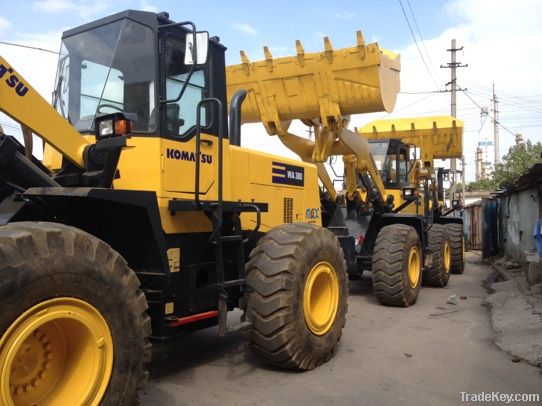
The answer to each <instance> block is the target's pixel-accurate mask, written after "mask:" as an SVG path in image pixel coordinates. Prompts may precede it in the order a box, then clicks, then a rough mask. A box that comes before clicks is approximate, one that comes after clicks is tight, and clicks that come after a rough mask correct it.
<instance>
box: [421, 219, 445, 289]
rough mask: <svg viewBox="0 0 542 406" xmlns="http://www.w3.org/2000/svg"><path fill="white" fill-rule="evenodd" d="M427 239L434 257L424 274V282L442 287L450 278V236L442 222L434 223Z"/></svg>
mask: <svg viewBox="0 0 542 406" xmlns="http://www.w3.org/2000/svg"><path fill="white" fill-rule="evenodd" d="M427 240H428V244H429V250H430V252H431V254H432V256H433V259H432V261H431V264H430V265H429V267H428V268H427V269H426V270H425V272H424V274H423V282H424V283H425V284H426V285H428V286H434V287H439V288H442V287H444V286H446V285H447V284H448V280H449V279H450V270H451V244H450V238H449V237H448V233H447V232H446V228H445V227H444V226H443V225H442V224H433V225H432V226H431V227H430V228H429V230H428V231H427Z"/></svg>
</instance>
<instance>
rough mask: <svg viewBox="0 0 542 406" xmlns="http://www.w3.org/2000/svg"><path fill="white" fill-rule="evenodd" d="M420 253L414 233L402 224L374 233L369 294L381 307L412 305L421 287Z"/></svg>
mask: <svg viewBox="0 0 542 406" xmlns="http://www.w3.org/2000/svg"><path fill="white" fill-rule="evenodd" d="M421 264H422V250H421V246H420V239H419V237H418V233H417V232H416V230H415V229H414V228H413V227H410V226H407V225H405V224H392V225H389V226H385V227H382V229H381V230H380V231H379V232H378V236H377V238H376V243H375V247H374V251H373V264H372V268H371V269H372V274H373V290H374V292H375V295H376V298H377V299H378V301H379V302H380V303H381V304H383V305H385V306H398V307H408V306H411V305H413V304H414V303H416V300H417V299H418V294H419V292H420V286H421V280H422V278H421V272H422V265H421Z"/></svg>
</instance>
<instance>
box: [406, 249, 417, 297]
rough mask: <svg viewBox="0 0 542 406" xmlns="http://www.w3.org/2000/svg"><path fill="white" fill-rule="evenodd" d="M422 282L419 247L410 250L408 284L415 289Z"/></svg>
mask: <svg viewBox="0 0 542 406" xmlns="http://www.w3.org/2000/svg"><path fill="white" fill-rule="evenodd" d="M419 280H420V254H419V252H418V247H416V246H414V247H412V248H410V252H409V253H408V283H409V285H410V287H411V288H415V287H416V286H417V285H418V281H419Z"/></svg>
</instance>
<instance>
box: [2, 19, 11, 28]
mask: <svg viewBox="0 0 542 406" xmlns="http://www.w3.org/2000/svg"><path fill="white" fill-rule="evenodd" d="M9 27H11V23H10V22H9V21H8V20H7V19H5V18H4V17H2V16H0V30H7V29H8V28H9Z"/></svg>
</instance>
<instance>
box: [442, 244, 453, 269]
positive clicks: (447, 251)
mask: <svg viewBox="0 0 542 406" xmlns="http://www.w3.org/2000/svg"><path fill="white" fill-rule="evenodd" d="M451 251H452V250H451V248H450V242H449V241H446V242H445V243H444V270H445V271H446V273H448V272H450V264H451V263H452V254H451Z"/></svg>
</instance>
